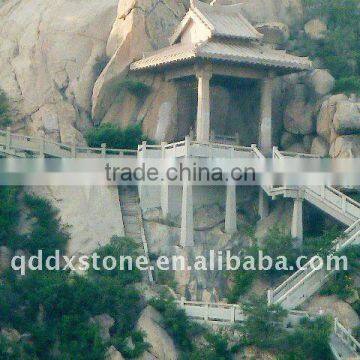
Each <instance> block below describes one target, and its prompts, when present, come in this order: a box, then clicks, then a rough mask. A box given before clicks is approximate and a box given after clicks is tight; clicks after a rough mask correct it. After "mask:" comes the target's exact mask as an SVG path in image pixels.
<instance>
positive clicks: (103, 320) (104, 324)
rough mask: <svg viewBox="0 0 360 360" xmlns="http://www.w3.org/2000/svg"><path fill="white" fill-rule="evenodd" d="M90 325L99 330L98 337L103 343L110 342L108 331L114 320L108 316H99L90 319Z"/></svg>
mask: <svg viewBox="0 0 360 360" xmlns="http://www.w3.org/2000/svg"><path fill="white" fill-rule="evenodd" d="M90 323H93V324H96V325H97V326H98V327H99V330H100V337H101V339H102V340H103V341H108V340H110V329H111V327H112V326H113V325H114V323H115V320H114V319H113V318H112V317H111V316H110V315H108V314H101V315H97V316H94V317H92V318H91V319H90Z"/></svg>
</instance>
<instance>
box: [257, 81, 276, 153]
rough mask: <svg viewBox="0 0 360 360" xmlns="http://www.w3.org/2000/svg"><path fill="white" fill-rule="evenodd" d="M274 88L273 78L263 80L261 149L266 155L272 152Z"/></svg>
mask: <svg viewBox="0 0 360 360" xmlns="http://www.w3.org/2000/svg"><path fill="white" fill-rule="evenodd" d="M272 87H273V78H272V76H269V77H267V78H265V79H262V80H261V104H260V134H259V143H260V149H261V150H262V151H263V152H265V153H270V152H271V150H272V120H271V116H272V115H271V112H272Z"/></svg>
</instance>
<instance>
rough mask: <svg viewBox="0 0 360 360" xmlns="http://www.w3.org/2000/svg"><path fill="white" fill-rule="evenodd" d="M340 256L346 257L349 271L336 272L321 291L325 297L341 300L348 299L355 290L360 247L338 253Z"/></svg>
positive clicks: (359, 265)
mask: <svg viewBox="0 0 360 360" xmlns="http://www.w3.org/2000/svg"><path fill="white" fill-rule="evenodd" d="M337 255H339V256H346V258H347V262H348V264H347V266H348V269H347V270H344V269H341V270H339V271H336V273H335V274H334V276H332V277H331V279H330V280H329V281H328V282H327V283H326V285H325V287H324V288H323V289H322V290H321V293H322V294H323V295H337V296H338V297H339V298H340V299H343V300H345V299H347V298H348V297H350V296H351V295H352V294H353V292H354V290H355V287H354V278H353V276H354V274H356V273H357V272H358V271H359V269H360V263H359V257H360V245H353V246H349V247H347V248H345V249H344V250H343V251H341V252H340V253H338V254H337Z"/></svg>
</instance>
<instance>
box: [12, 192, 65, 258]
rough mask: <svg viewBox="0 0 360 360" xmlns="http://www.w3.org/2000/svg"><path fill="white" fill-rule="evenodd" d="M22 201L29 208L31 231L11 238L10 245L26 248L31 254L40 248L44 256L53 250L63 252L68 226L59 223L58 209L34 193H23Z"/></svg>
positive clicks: (28, 218)
mask: <svg viewBox="0 0 360 360" xmlns="http://www.w3.org/2000/svg"><path fill="white" fill-rule="evenodd" d="M24 203H25V205H26V206H27V207H28V209H29V213H28V216H27V220H28V221H29V222H30V223H31V231H30V232H29V233H28V234H26V235H25V236H21V237H15V238H14V239H12V240H11V242H10V244H9V245H10V247H11V248H12V249H22V250H28V251H29V252H30V253H31V254H36V253H37V251H38V250H42V251H43V255H44V256H48V255H54V253H55V250H60V251H61V252H63V251H64V250H65V247H66V244H67V242H68V240H69V239H70V235H69V233H68V227H67V226H64V225H62V224H61V219H60V217H59V210H57V209H55V208H54V207H52V205H51V203H50V201H49V200H47V199H43V198H40V197H37V196H34V195H29V194H25V196H24Z"/></svg>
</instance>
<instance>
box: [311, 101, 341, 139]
mask: <svg viewBox="0 0 360 360" xmlns="http://www.w3.org/2000/svg"><path fill="white" fill-rule="evenodd" d="M344 100H347V97H346V95H344V94H339V95H333V96H330V97H329V98H328V99H327V100H325V101H324V102H323V104H322V105H321V108H320V112H319V115H318V118H317V123H316V131H317V133H318V134H319V135H320V136H322V137H323V138H324V139H326V140H327V141H328V142H330V141H331V131H332V129H333V119H334V115H335V112H336V105H337V103H338V102H340V101H344Z"/></svg>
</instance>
